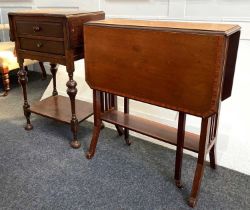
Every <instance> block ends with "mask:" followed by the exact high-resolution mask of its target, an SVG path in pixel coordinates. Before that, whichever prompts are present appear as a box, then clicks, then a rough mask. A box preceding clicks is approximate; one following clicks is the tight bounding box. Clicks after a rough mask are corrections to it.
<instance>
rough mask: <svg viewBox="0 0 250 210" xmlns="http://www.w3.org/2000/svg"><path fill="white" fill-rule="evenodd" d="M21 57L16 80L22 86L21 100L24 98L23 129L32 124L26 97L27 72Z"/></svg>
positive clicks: (30, 126) (30, 127) (31, 127)
mask: <svg viewBox="0 0 250 210" xmlns="http://www.w3.org/2000/svg"><path fill="white" fill-rule="evenodd" d="M23 62H24V60H23V59H19V60H18V63H19V66H20V69H19V71H18V81H19V83H20V85H21V86H22V90H23V100H24V104H23V111H24V116H25V117H26V120H27V124H26V126H25V130H32V129H33V126H32V124H31V122H30V114H31V113H30V110H29V108H30V105H29V103H28V99H27V81H28V79H27V72H26V71H25V70H24V68H23Z"/></svg>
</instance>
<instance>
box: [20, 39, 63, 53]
mask: <svg viewBox="0 0 250 210" xmlns="http://www.w3.org/2000/svg"><path fill="white" fill-rule="evenodd" d="M20 48H21V49H22V50H31V51H36V52H43V53H52V54H57V55H64V43H63V42H57V41H49V40H42V39H28V38H20Z"/></svg>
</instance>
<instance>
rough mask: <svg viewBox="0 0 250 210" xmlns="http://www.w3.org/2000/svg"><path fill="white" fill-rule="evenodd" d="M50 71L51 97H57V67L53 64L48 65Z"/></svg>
mask: <svg viewBox="0 0 250 210" xmlns="http://www.w3.org/2000/svg"><path fill="white" fill-rule="evenodd" d="M50 71H51V74H52V77H53V92H52V95H53V96H57V95H58V92H57V89H56V73H57V65H56V64H54V63H51V64H50Z"/></svg>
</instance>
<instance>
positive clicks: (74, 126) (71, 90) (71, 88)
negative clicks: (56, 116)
mask: <svg viewBox="0 0 250 210" xmlns="http://www.w3.org/2000/svg"><path fill="white" fill-rule="evenodd" d="M66 85H67V87H68V89H67V94H68V95H69V98H70V102H71V113H72V118H71V131H72V133H73V139H72V141H71V143H70V145H71V147H72V148H75V149H77V148H79V147H80V146H81V144H80V142H79V141H78V139H77V132H78V119H77V117H76V111H75V97H76V94H77V88H76V85H77V83H76V81H75V80H73V73H69V81H68V82H67V84H66Z"/></svg>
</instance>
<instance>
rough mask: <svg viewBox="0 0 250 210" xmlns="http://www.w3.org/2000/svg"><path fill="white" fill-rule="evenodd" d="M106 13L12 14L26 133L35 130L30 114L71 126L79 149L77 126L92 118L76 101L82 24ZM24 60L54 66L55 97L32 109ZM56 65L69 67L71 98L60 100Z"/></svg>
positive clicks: (88, 106)
mask: <svg viewBox="0 0 250 210" xmlns="http://www.w3.org/2000/svg"><path fill="white" fill-rule="evenodd" d="M104 17H105V14H104V12H102V11H98V12H86V11H76V12H69V11H64V10H28V11H20V12H11V13H9V22H10V37H11V40H12V41H15V45H16V54H17V58H18V63H19V65H20V71H19V73H18V75H19V82H20V84H21V86H22V89H23V97H24V106H23V109H24V115H25V117H26V120H27V124H26V127H25V128H26V130H31V129H32V128H33V126H32V124H31V121H30V114H31V112H33V113H36V114H39V115H42V116H45V117H49V118H52V119H55V120H58V121H61V122H65V123H70V125H71V126H70V127H71V131H72V134H73V138H72V141H71V146H72V147H73V148H79V147H80V142H79V141H78V138H77V133H78V124H79V122H81V121H82V120H84V119H86V118H87V117H89V116H90V115H92V114H93V108H92V106H91V104H89V103H87V102H81V101H78V100H75V97H76V94H77V88H76V86H77V83H76V82H75V80H74V70H75V67H74V61H76V60H79V59H82V58H84V52H83V38H82V37H83V30H82V27H83V23H84V22H87V21H89V20H100V19H103V18H104ZM25 58H29V59H34V60H39V61H43V62H50V63H51V73H52V76H53V92H52V97H50V98H48V99H45V100H42V101H40V102H37V103H35V104H34V106H31V107H30V105H29V102H28V96H27V86H26V84H27V73H25V71H24V69H23V61H24V59H25ZM56 64H62V65H65V66H66V70H67V72H68V76H69V80H68V82H67V84H66V86H67V94H68V95H69V98H65V97H62V96H57V94H58V93H57V90H56V72H57V67H56Z"/></svg>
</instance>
